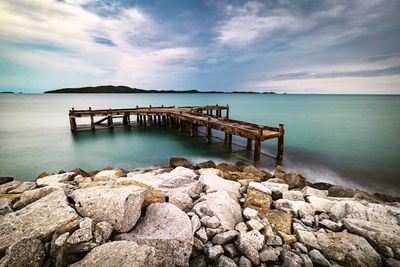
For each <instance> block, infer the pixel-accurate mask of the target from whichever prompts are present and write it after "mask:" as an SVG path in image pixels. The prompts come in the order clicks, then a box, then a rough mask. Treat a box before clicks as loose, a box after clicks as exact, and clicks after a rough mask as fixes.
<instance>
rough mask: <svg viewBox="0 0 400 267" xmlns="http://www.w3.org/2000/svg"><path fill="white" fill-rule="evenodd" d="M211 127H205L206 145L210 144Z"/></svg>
mask: <svg viewBox="0 0 400 267" xmlns="http://www.w3.org/2000/svg"><path fill="white" fill-rule="evenodd" d="M211 130H212V129H211V127H209V126H208V125H207V126H206V144H211V137H212V131H211Z"/></svg>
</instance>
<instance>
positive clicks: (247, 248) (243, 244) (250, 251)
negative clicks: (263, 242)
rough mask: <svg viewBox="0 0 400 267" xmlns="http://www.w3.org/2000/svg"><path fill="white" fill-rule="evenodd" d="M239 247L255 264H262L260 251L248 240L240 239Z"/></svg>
mask: <svg viewBox="0 0 400 267" xmlns="http://www.w3.org/2000/svg"><path fill="white" fill-rule="evenodd" d="M238 249H239V250H240V252H242V253H243V255H244V256H246V257H247V258H248V259H250V260H251V261H252V262H253V263H254V264H256V265H258V264H260V255H259V254H258V251H257V250H256V249H255V248H254V247H253V246H252V245H251V244H250V243H249V242H248V241H239V246H238Z"/></svg>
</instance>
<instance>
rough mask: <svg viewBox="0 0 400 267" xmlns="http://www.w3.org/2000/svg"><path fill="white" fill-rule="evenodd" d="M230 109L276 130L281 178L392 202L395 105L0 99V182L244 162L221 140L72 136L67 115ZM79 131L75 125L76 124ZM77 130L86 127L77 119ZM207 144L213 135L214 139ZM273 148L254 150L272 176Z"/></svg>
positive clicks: (337, 100) (399, 125)
mask: <svg viewBox="0 0 400 267" xmlns="http://www.w3.org/2000/svg"><path fill="white" fill-rule="evenodd" d="M216 103H218V104H221V105H222V104H229V105H230V107H231V109H230V116H231V117H232V118H235V119H241V120H247V121H250V122H255V123H260V124H266V125H271V126H274V125H278V123H279V122H283V123H285V129H286V136H285V144H286V147H285V149H286V150H285V159H284V161H283V165H284V167H285V168H287V169H288V170H292V171H298V172H301V173H303V174H304V175H305V176H307V177H308V179H309V180H311V181H327V182H333V183H337V184H344V185H352V186H357V187H360V188H364V189H367V190H370V191H380V192H386V193H391V194H396V195H400V186H399V182H398V181H399V179H400V96H348V95H245V94H243V95H226V94H181V95H178V94H124V95H119V94H115V95H114V94H111V95H110V94H108V95H102V94H96V95H91V94H68V95H63V94H54V95H17V94H16V95H8V94H3V95H0V176H5V175H8V176H14V177H16V178H18V179H32V178H34V177H36V175H37V174H38V173H40V172H42V171H53V172H57V171H58V170H60V169H64V170H69V169H72V168H75V167H81V168H82V169H85V170H94V169H99V168H104V167H106V166H120V167H124V168H134V167H142V166H154V165H160V164H166V163H167V162H168V159H169V157H171V156H176V155H180V156H184V157H188V158H191V159H192V160H193V161H201V160H205V159H213V160H215V161H217V162H218V161H227V160H229V161H237V160H242V161H249V160H251V157H252V154H251V153H249V152H247V151H246V150H245V149H244V148H243V147H242V145H245V140H244V139H241V138H235V139H234V142H235V143H236V144H237V145H235V146H234V152H233V153H232V154H230V155H229V154H228V153H226V152H227V151H226V148H225V147H224V145H223V143H222V141H221V140H219V139H218V138H216V139H215V140H213V144H211V145H206V144H205V143H204V136H201V135H200V136H198V137H195V138H191V137H189V136H188V135H187V134H178V133H177V131H176V130H174V129H165V128H157V127H153V128H150V129H144V128H129V129H127V128H116V129H114V130H99V131H95V132H90V131H88V132H78V133H74V134H72V133H71V132H70V129H69V122H68V110H69V109H70V108H71V107H75V108H76V109H86V108H88V107H89V106H90V107H92V108H94V109H97V108H123V107H134V106H136V105H153V106H158V105H162V104H164V105H177V106H186V105H207V104H208V105H213V104H216ZM78 122H79V121H78ZM80 122H82V123H87V121H85V120H81V121H80ZM216 137H218V134H217V133H216ZM275 150H276V140H271V141H266V142H264V144H263V152H264V153H265V154H264V155H263V156H262V161H261V165H262V166H263V167H266V168H267V169H269V170H271V171H272V169H273V168H274V166H275V164H276V161H275V160H274V158H273V157H271V156H268V155H275Z"/></svg>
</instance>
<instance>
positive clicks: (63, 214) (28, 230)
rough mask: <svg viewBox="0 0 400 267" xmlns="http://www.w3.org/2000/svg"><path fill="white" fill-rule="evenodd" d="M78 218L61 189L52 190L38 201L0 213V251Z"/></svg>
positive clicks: (43, 236)
mask: <svg viewBox="0 0 400 267" xmlns="http://www.w3.org/2000/svg"><path fill="white" fill-rule="evenodd" d="M78 220H79V216H78V214H77V213H76V212H75V210H74V209H73V208H71V207H70V206H69V203H68V201H67V197H66V195H65V194H64V192H62V191H55V192H53V193H51V194H49V195H47V196H45V197H43V198H41V199H39V200H38V201H36V202H34V203H32V204H30V205H28V206H26V207H24V208H23V209H21V210H18V211H16V212H13V213H8V214H6V215H4V216H3V217H2V220H1V224H0V251H4V249H6V248H7V247H9V246H10V245H11V244H13V243H15V242H17V241H19V240H21V239H23V238H33V239H40V240H44V239H48V238H50V237H51V236H52V234H53V233H54V232H55V231H56V230H57V229H61V228H63V227H64V228H65V227H66V226H68V225H69V224H71V223H73V222H76V221H78Z"/></svg>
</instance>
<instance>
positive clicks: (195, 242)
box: [192, 237, 204, 252]
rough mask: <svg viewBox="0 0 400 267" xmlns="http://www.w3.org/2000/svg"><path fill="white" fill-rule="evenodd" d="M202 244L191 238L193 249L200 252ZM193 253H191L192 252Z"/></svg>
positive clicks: (198, 240)
mask: <svg viewBox="0 0 400 267" xmlns="http://www.w3.org/2000/svg"><path fill="white" fill-rule="evenodd" d="M203 245H204V243H203V242H202V241H201V240H200V239H198V238H197V237H193V248H194V249H196V250H202V249H203ZM192 252H193V251H192Z"/></svg>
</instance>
